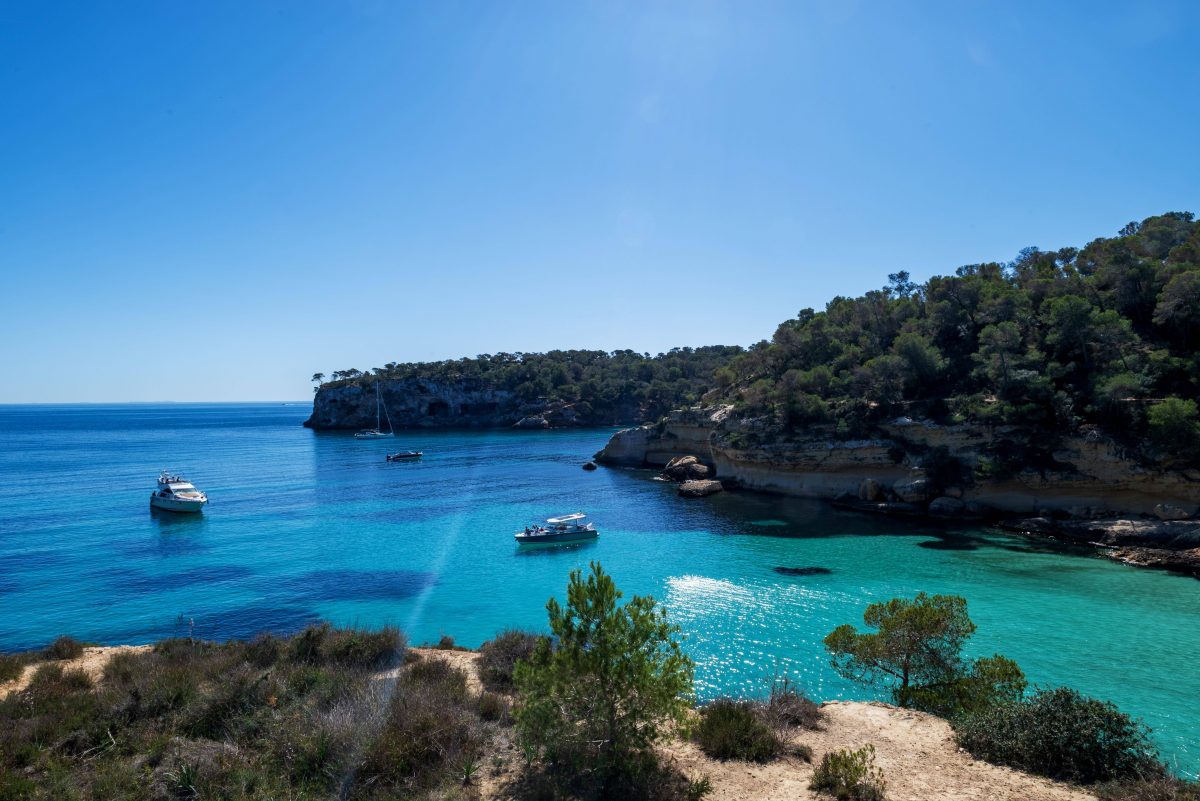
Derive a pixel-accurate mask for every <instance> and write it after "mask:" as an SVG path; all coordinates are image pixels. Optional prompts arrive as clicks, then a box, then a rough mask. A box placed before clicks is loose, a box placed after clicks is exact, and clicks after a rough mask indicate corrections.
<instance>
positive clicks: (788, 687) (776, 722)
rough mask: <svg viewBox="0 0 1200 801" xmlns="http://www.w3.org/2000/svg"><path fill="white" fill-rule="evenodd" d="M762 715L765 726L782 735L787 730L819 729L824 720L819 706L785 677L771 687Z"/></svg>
mask: <svg viewBox="0 0 1200 801" xmlns="http://www.w3.org/2000/svg"><path fill="white" fill-rule="evenodd" d="M763 715H764V717H765V718H766V721H767V724H768V725H770V726H771V728H773V729H775V731H776V733H777V734H779V735H780V736H782V733H783V732H784V731H786V730H787V729H789V728H802V729H819V728H820V727H821V722H822V721H823V720H824V719H825V713H824V712H822V711H821V705H820V704H818V703H816V702H815V701H813V700H812V699H810V698H809V697H808V696H806V695H805V694H804V693H802V692H800V689H799V688H798V687H797V686H796V684H795V683H794V682H793V681H792V680H791V679H789V678H787V677H786V676H784V677H783V678H780V679H777V680H776V681H775V682H774V683H773V684H772V685H771V695H770V697H769V698H768V699H767V704H766V708H765V709H763Z"/></svg>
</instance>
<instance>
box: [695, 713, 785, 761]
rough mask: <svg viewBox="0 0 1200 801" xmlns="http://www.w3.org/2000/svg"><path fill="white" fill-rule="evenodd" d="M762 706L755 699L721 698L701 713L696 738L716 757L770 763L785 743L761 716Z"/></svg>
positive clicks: (703, 749)
mask: <svg viewBox="0 0 1200 801" xmlns="http://www.w3.org/2000/svg"><path fill="white" fill-rule="evenodd" d="M760 707H761V705H760V704H756V703H755V702H753V701H735V700H732V699H730V698H719V699H717V700H716V701H713V702H712V703H711V704H708V705H707V706H705V707H704V709H703V710H701V712H700V723H699V725H697V726H696V730H695V732H694V733H693V737H694V739H695V740H696V742H697V744H699V746H700V750H701V751H703V752H704V753H705V754H707V755H708V756H710V757H712V758H713V759H742V760H746V761H748V762H766V761H768V760H771V759H774V758H775V757H776V756H778V755H779V752H780V750H781V749H782V743H781V742H780V741H779V738H778V737H777V736H776V735H775V732H773V731H772V730H771V728H770V727H769V726H767V725H766V724H765V723H763V721H762V718H761V712H762V710H761V708H760Z"/></svg>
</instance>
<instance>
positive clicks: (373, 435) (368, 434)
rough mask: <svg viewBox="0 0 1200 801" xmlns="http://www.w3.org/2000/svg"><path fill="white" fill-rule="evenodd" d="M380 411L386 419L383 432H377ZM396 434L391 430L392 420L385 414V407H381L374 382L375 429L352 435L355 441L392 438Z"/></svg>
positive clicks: (381, 403) (376, 384)
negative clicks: (386, 425) (385, 428)
mask: <svg viewBox="0 0 1200 801" xmlns="http://www.w3.org/2000/svg"><path fill="white" fill-rule="evenodd" d="M381 410H382V412H383V416H384V417H386V418H387V424H388V430H387V432H386V433H385V432H383V431H380V430H379V424H380V420H379V414H380V411H381ZM394 436H396V432H395V431H394V430H393V429H392V418H391V415H389V414H388V413H387V407H386V406H384V405H383V398H382V397H380V395H379V382H378V381H376V382H375V427H374V428H368V429H365V430H363V431H359V432H358V433H357V434H355V435H354V438H355V439H380V438H382V437H394Z"/></svg>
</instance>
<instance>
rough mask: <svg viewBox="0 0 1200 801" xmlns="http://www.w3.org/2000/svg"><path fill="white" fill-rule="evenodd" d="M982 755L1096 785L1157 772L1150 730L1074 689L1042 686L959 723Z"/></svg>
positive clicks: (965, 742) (960, 732) (961, 736)
mask: <svg viewBox="0 0 1200 801" xmlns="http://www.w3.org/2000/svg"><path fill="white" fill-rule="evenodd" d="M956 726H957V738H958V743H959V745H960V746H962V747H963V748H965V749H966V750H967V751H970V752H971V753H972V754H973V755H975V756H976V757H978V758H979V759H984V760H987V761H988V762H994V763H996V764H999V765H1008V766H1009V767H1013V768H1017V769H1018V770H1024V771H1028V772H1030V773H1038V774H1041V775H1043V776H1049V777H1050V778H1052V779H1060V780H1063V781H1071V782H1078V783H1080V784H1091V783H1093V782H1104V781H1113V780H1119V779H1129V778H1137V777H1141V776H1146V775H1156V774H1157V773H1159V772H1160V766H1159V764H1158V762H1157V755H1156V753H1155V751H1154V748H1153V747H1152V746H1151V744H1150V737H1149V734H1150V732H1149V730H1148V729H1147V728H1146V727H1145V726H1144V725H1142V724H1141V723H1139V722H1138V721H1135V720H1134V719H1133V718H1131V717H1129V716H1128V715H1126V714H1125V713H1123V712H1121V711H1120V710H1119V709H1117V708H1116V707H1115V706H1113V705H1112V704H1111V703H1108V702H1105V701H1098V700H1096V699H1094V698H1088V697H1087V696H1085V695H1081V694H1080V693H1078V692H1076V691H1075V690H1071V689H1068V688H1062V687H1060V688H1056V689H1048V690H1039V691H1037V692H1035V693H1034V694H1032V695H1031V696H1030V697H1028V698H1026V699H1024V700H1020V701H1012V702H1008V703H1003V704H998V705H995V706H993V707H991V708H990V709H988V710H986V711H984V712H982V713H980V714H977V715H973V716H970V717H968V718H966V719H964V720H962V721H959V722H958V723H957V724H956Z"/></svg>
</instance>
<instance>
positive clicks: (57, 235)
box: [0, 0, 1200, 402]
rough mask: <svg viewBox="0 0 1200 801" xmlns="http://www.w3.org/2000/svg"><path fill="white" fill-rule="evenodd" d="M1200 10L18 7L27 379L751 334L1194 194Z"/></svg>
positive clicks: (80, 389)
mask: <svg viewBox="0 0 1200 801" xmlns="http://www.w3.org/2000/svg"><path fill="white" fill-rule="evenodd" d="M1198 87H1200V3H1196V2H1191V1H1190V0H1184V1H1182V2H1174V3H1172V2H1149V1H1146V2H1131V3H1116V2H1114V3H1104V2H1094V1H1093V2H1079V3H1067V2H1045V1H1044V0H1039V2H1008V1H1007V0H1006V1H1004V2H1000V1H997V2H990V3H989V2H971V1H970V0H952V1H948V2H940V3H939V2H915V3H899V2H890V1H885V0H878V2H861V3H854V2H847V1H845V0H830V1H829V2H800V1H799V0H797V1H796V2H786V3H779V4H775V3H768V2H743V1H742V0H738V1H736V2H728V3H720V2H700V1H699V0H689V1H688V2H680V3H669V2H645V1H644V0H640V1H639V2H630V3H619V2H613V1H611V0H606V1H605V2H596V3H579V2H562V0H552V1H549V2H512V3H503V2H483V1H482V0H479V1H478V2H467V3H456V2H442V1H440V0H439V2H391V1H390V0H372V1H369V2H349V3H347V2H327V3H315V2H298V1H297V0H288V1H287V2H280V3H271V2H258V1H256V0H231V1H230V2H208V1H207V0H206V2H183V1H182V0H154V2H135V0H120V1H119V2H116V1H112V2H87V3H85V2H76V3H72V2H58V3H46V2H42V0H30V2H14V0H0V402H35V401H55V402H57V401H125V400H255V399H302V398H306V397H309V396H310V395H311V389H310V384H309V382H308V377H309V376H310V375H311V374H312V373H314V372H316V371H323V372H326V373H328V372H330V371H332V370H335V369H342V368H349V367H357V368H359V369H367V368H369V367H372V366H377V365H381V364H383V363H385V362H388V361H392V360H396V361H410V360H425V359H437V358H446V357H457V356H461V355H475V354H478V353H493V352H496V351H519V350H546V349H551V348H555V347H594V348H602V349H605V350H611V349H616V348H633V349H635V350H638V351H651V352H658V351H660V350H664V349H668V348H670V347H672V346H675V345H700V344H718V343H730V344H749V343H751V342H754V341H756V340H758V339H762V338H764V337H769V336H770V335H771V333H772V331H773V330H774V328H775V325H776V324H777V323H778V322H780V321H781V320H783V319H785V318H788V317H791V316H793V315H795V314H796V312H797V311H798V310H799V309H801V308H803V307H806V306H814V307H817V308H820V307H822V306H823V305H824V304H825V302H826V301H827V300H829V299H830V298H831V297H833V296H834V295H837V294H846V295H850V294H858V293H860V292H862V291H864V290H866V289H870V288H873V287H878V286H882V285H883V284H884V283H885V281H886V276H887V274H888V273H889V272H895V271H897V270H901V269H906V270H909V271H910V272H911V273H912V274H913V276H914V277H915V278H918V279H924V278H927V277H928V276H930V275H932V274H937V273H945V272H949V271H952V270H953V269H954V268H955V267H957V266H958V265H960V264H965V263H973V262H980V261H987V260H1007V259H1010V258H1012V257H1013V256H1014V255H1015V254H1016V253H1017V251H1018V250H1019V249H1020V248H1021V247H1024V246H1026V245H1038V246H1041V247H1046V248H1051V247H1059V246H1063V245H1082V244H1084V243H1086V242H1087V241H1089V240H1091V239H1093V238H1095V237H1097V236H1101V235H1104V236H1108V235H1113V234H1115V233H1116V231H1117V230H1118V229H1119V228H1120V227H1121V226H1122V225H1124V224H1125V223H1126V222H1128V221H1130V220H1135V219H1137V220H1140V219H1142V218H1144V217H1146V216H1149V215H1151V214H1155V213H1160V212H1163V211H1174V210H1178V211H1184V210H1190V211H1200V148H1198V143H1200V95H1198V93H1200V89H1198Z"/></svg>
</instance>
